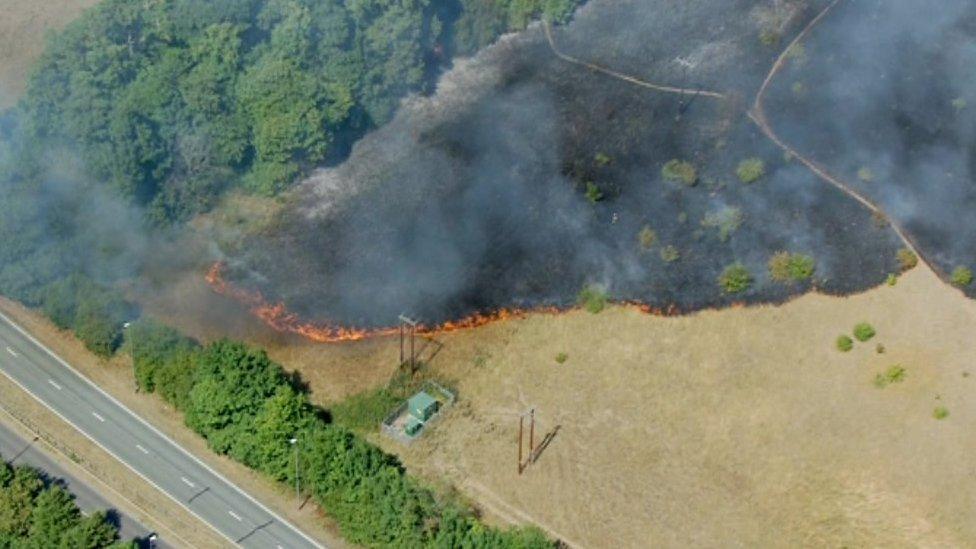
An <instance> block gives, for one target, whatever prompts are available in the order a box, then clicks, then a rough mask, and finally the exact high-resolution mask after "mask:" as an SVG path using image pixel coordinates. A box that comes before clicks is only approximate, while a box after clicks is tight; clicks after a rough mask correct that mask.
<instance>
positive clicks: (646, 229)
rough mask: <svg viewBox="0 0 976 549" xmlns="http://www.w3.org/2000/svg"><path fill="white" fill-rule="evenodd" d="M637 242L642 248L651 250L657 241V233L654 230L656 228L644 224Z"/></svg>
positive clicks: (638, 234)
mask: <svg viewBox="0 0 976 549" xmlns="http://www.w3.org/2000/svg"><path fill="white" fill-rule="evenodd" d="M637 243H638V244H639V245H640V247H641V249H642V250H644V251H647V250H650V249H651V248H653V247H654V244H656V243H657V233H656V232H654V229H652V228H651V227H650V225H644V226H643V227H642V228H641V230H640V232H639V233H637Z"/></svg>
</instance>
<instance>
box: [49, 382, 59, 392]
mask: <svg viewBox="0 0 976 549" xmlns="http://www.w3.org/2000/svg"><path fill="white" fill-rule="evenodd" d="M47 382H48V383H50V384H51V386H52V387H54V388H55V389H57V390H59V391H60V390H61V386H60V385H58V384H57V383H55V382H54V380H53V379H49V380H47Z"/></svg>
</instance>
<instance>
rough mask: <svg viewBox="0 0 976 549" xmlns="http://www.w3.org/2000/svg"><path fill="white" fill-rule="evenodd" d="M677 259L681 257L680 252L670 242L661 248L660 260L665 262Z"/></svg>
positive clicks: (672, 261)
mask: <svg viewBox="0 0 976 549" xmlns="http://www.w3.org/2000/svg"><path fill="white" fill-rule="evenodd" d="M679 259H681V252H679V251H678V248H676V247H674V246H672V245H670V244H669V245H667V246H665V247H663V248H661V260H662V261H664V262H665V263H674V262H675V261H677V260H679Z"/></svg>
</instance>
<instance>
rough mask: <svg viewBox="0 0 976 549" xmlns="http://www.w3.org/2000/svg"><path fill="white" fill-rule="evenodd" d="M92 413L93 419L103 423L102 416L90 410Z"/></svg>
mask: <svg viewBox="0 0 976 549" xmlns="http://www.w3.org/2000/svg"><path fill="white" fill-rule="evenodd" d="M92 415H93V416H95V419H97V420H98V421H101V422H102V423H105V418H103V417H102V416H100V415H98V413H97V412H92Z"/></svg>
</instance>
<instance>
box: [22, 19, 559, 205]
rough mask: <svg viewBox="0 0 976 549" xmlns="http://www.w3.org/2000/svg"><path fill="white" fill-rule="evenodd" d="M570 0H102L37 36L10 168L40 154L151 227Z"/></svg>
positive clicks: (274, 169)
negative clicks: (101, 185) (102, 188)
mask: <svg viewBox="0 0 976 549" xmlns="http://www.w3.org/2000/svg"><path fill="white" fill-rule="evenodd" d="M577 2H578V0H499V1H489V2H486V1H484V0H214V1H208V2H199V1H197V0H152V1H149V2H145V1H142V0H138V1H137V0H105V1H104V2H102V3H101V4H99V5H98V6H97V7H95V8H94V9H92V10H91V11H89V12H87V13H86V14H85V15H84V16H83V17H82V18H81V19H80V20H79V21H77V22H75V23H73V24H71V25H70V26H69V27H68V28H67V29H66V30H65V31H64V32H63V33H61V34H58V35H57V36H56V37H55V38H54V39H53V40H51V41H50V43H49V45H48V48H47V50H46V52H45V53H44V56H43V57H42V59H41V61H40V64H39V66H38V67H37V69H36V71H35V72H34V74H33V77H32V79H31V82H30V86H29V90H28V93H27V96H26V98H25V100H24V101H23V102H22V104H21V106H20V108H19V112H18V113H17V118H18V120H17V123H18V124H19V126H20V128H19V129H20V135H21V137H22V139H20V141H19V143H18V149H19V150H18V151H17V153H16V155H17V156H18V157H19V158H18V160H19V162H18V164H19V165H18V166H17V171H18V173H17V175H18V176H20V177H22V178H27V179H29V178H30V177H31V176H32V175H36V174H37V173H39V172H41V171H42V170H43V168H44V163H45V161H46V160H47V158H46V154H47V153H46V151H49V150H51V149H52V148H59V147H64V148H67V149H69V150H71V151H73V152H74V153H75V154H76V155H77V156H78V157H79V158H81V159H83V165H84V169H85V171H87V175H88V176H89V178H90V179H91V180H95V181H100V182H105V183H107V184H109V185H111V186H112V187H113V188H114V189H116V190H117V191H118V192H120V193H121V194H122V195H124V196H125V197H127V198H130V199H131V200H133V201H134V202H135V203H137V204H139V205H141V206H145V207H146V208H147V211H148V214H149V216H150V217H151V218H152V219H154V220H155V221H157V222H167V221H172V220H181V219H185V218H187V217H188V216H190V215H192V214H194V213H196V212H200V211H203V210H206V209H207V208H209V207H211V206H212V205H213V203H214V201H215V200H216V198H217V197H218V196H219V194H220V193H221V191H222V190H224V189H227V188H230V187H243V188H245V189H248V190H250V191H253V192H256V193H261V194H265V195H272V194H275V193H277V192H279V191H281V190H283V189H285V188H286V187H287V186H288V185H289V184H290V183H291V182H293V181H294V180H295V179H296V178H297V177H298V176H299V175H300V174H302V173H303V172H305V171H306V170H308V169H309V168H310V167H313V166H315V165H318V164H321V163H323V162H327V161H330V160H333V161H334V160H339V159H341V158H342V156H343V154H344V152H345V151H346V150H347V149H348V146H349V145H350V143H351V142H352V141H354V140H355V139H357V138H358V137H360V136H361V135H362V134H363V133H364V132H365V131H367V130H369V129H370V128H374V127H376V126H377V125H380V124H383V123H384V122H386V121H387V120H389V119H390V117H391V115H392V113H393V112H394V110H395V108H396V106H397V104H398V102H399V101H400V99H401V98H402V97H404V96H405V95H406V94H408V93H411V92H420V93H424V92H427V91H430V90H431V89H432V87H433V85H434V82H435V78H436V75H437V74H438V71H439V70H440V68H441V67H443V66H444V65H446V64H448V63H449V60H450V58H451V56H452V55H453V54H455V53H457V52H472V51H474V50H476V49H477V48H478V47H480V46H483V45H485V44H487V43H489V42H490V41H492V40H494V39H495V38H496V37H497V36H498V35H499V34H500V33H502V32H505V31H508V30H511V29H518V28H522V27H524V26H525V25H526V24H527V23H528V22H529V21H530V20H531V19H532V18H534V17H539V16H545V17H548V18H550V19H554V20H565V19H566V18H568V17H569V15H570V13H571V12H572V9H573V8H574V7H575V5H576V4H577Z"/></svg>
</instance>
